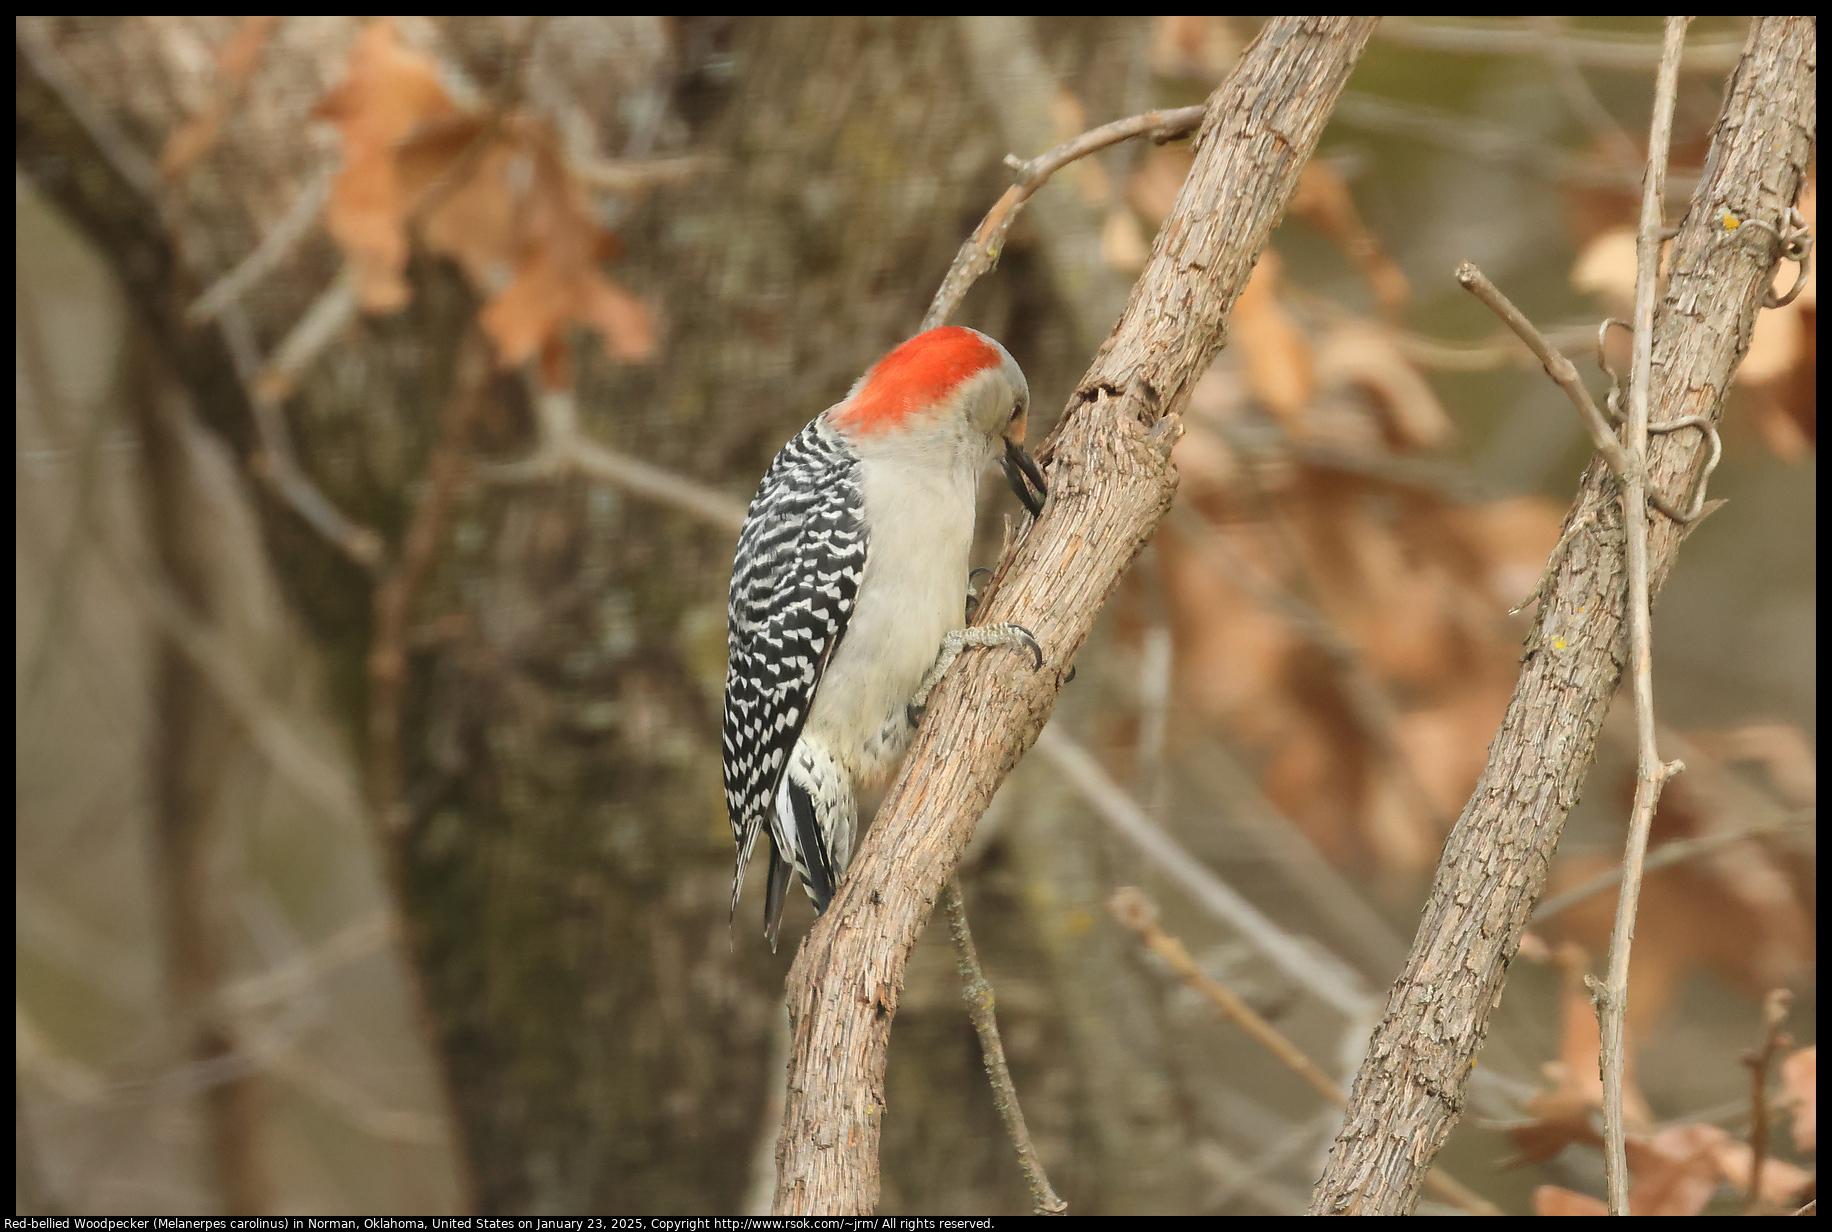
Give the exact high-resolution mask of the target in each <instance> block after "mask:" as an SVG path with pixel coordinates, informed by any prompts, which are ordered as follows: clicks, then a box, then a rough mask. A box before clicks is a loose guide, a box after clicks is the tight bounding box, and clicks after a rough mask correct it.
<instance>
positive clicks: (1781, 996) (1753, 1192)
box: [1743, 988, 1794, 1215]
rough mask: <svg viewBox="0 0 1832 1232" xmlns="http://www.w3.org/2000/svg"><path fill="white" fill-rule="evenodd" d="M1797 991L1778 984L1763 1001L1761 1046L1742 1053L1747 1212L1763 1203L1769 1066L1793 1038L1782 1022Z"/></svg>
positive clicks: (1745, 1210) (1749, 1213)
mask: <svg viewBox="0 0 1832 1232" xmlns="http://www.w3.org/2000/svg"><path fill="white" fill-rule="evenodd" d="M1793 1003H1794V994H1793V993H1791V992H1789V991H1788V990H1787V989H1785V988H1777V989H1775V990H1774V991H1772V992H1770V993H1769V994H1768V999H1767V1000H1766V1001H1764V1002H1763V1003H1762V1025H1763V1028H1764V1030H1763V1032H1762V1047H1761V1048H1759V1049H1757V1050H1756V1051H1755V1052H1752V1053H1746V1054H1744V1056H1743V1064H1744V1065H1747V1066H1748V1067H1749V1198H1748V1200H1747V1201H1746V1202H1745V1203H1744V1204H1743V1213H1744V1214H1745V1215H1754V1214H1756V1208H1757V1207H1759V1206H1760V1205H1761V1204H1762V1167H1763V1165H1764V1164H1766V1163H1767V1162H1768V1068H1769V1066H1771V1065H1773V1064H1774V1063H1775V1057H1776V1056H1777V1055H1778V1054H1780V1053H1781V1052H1782V1051H1783V1050H1784V1049H1787V1048H1792V1047H1793V1046H1794V1041H1793V1038H1792V1037H1791V1036H1789V1035H1788V1033H1787V1032H1785V1031H1783V1030H1782V1029H1781V1024H1782V1023H1784V1022H1786V1021H1787V1012H1788V1009H1789V1008H1790V1007H1791V1006H1792V1005H1793Z"/></svg>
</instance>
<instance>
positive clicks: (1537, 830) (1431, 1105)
mask: <svg viewBox="0 0 1832 1232" xmlns="http://www.w3.org/2000/svg"><path fill="white" fill-rule="evenodd" d="M1814 40H1815V23H1814V21H1813V19H1812V18H1810V17H1758V18H1755V19H1753V20H1752V21H1751V23H1750V29H1749V37H1748V41H1747V42H1746V44H1745V46H1744V53H1743V59H1742V62H1741V63H1740V64H1739V66H1738V68H1737V70H1736V73H1735V74H1734V75H1733V77H1732V78H1731V81H1730V89H1729V92H1728V94H1727V95H1726V97H1725V101H1724V107H1723V111H1722V112H1721V113H1720V115H1719V118H1718V122H1717V126H1716V129H1715V131H1714V133H1713V137H1712V144H1711V152H1710V154H1709V156H1708V157H1707V159H1706V162H1705V168H1704V172H1703V174H1702V175H1701V176H1700V177H1699V183H1698V187H1697V189H1696V190H1695V191H1694V194H1693V197H1692V201H1691V204H1690V207H1689V209H1688V212H1687V214H1686V217H1685V220H1684V222H1683V223H1682V224H1681V226H1680V229H1679V233H1678V235H1677V236H1676V237H1675V238H1674V240H1673V248H1672V252H1671V256H1670V258H1669V266H1668V268H1669V269H1670V271H1671V274H1670V278H1669V282H1668V286H1667V289H1666V292H1665V295H1664V296H1663V297H1662V301H1661V304H1660V307H1659V311H1658V313H1657V315H1656V317H1655V321H1654V347H1653V362H1652V373H1653V379H1652V382H1651V385H1650V386H1649V403H1650V406H1651V407H1654V408H1658V409H1659V412H1660V413H1659V415H1658V418H1659V419H1660V421H1661V422H1663V423H1669V422H1672V421H1674V420H1676V419H1679V418H1682V417H1687V416H1692V415H1703V416H1704V417H1705V418H1706V420H1707V421H1708V422H1712V423H1715V422H1716V420H1717V418H1718V417H1719V415H1720V414H1721V413H1722V411H1723V407H1724V399H1725V397H1726V395H1727V394H1728V392H1729V388H1730V380H1731V375H1732V373H1734V372H1735V370H1736V367H1737V364H1738V363H1739V362H1740V361H1741V360H1742V358H1743V355H1744V352H1745V351H1746V350H1747V349H1748V346H1749V336H1750V331H1751V330H1752V329H1753V328H1754V325H1755V318H1756V313H1757V311H1758V310H1759V309H1760V308H1761V306H1762V303H1763V296H1764V295H1765V294H1766V292H1767V291H1768V288H1769V285H1770V280H1771V279H1772V278H1773V276H1774V270H1775V264H1776V262H1777V260H1778V259H1779V256H1780V245H1779V243H1778V242H1777V241H1776V239H1775V237H1774V235H1773V234H1766V233H1765V232H1764V230H1757V231H1756V232H1755V234H1753V235H1752V236H1751V237H1750V238H1749V239H1747V240H1745V239H1743V238H1741V236H1742V232H1743V230H1747V228H1741V229H1737V230H1729V231H1727V230H1726V229H1725V227H1724V225H1723V222H1722V220H1723V219H1724V217H1725V214H1726V211H1728V212H1729V214H1730V215H1731V216H1732V217H1734V218H1736V219H1739V220H1742V219H1757V220H1762V221H1764V222H1767V221H1768V220H1779V219H1781V218H1782V215H1783V212H1784V211H1785V210H1786V209H1787V208H1788V207H1789V206H1790V205H1791V204H1793V201H1794V199H1795V197H1796V196H1797V195H1798V193H1799V191H1800V187H1801V184H1802V183H1803V181H1804V179H1805V175H1806V167H1807V163H1808V161H1809V160H1810V159H1811V157H1812V151H1813V137H1814V131H1815V116H1814V106H1815V88H1814V62H1815V52H1814V46H1815V42H1814ZM1758 237H1760V238H1758ZM1708 451H1709V447H1708V445H1707V444H1706V442H1705V441H1704V440H1703V439H1701V436H1700V434H1695V433H1676V434H1669V435H1662V436H1659V437H1658V438H1656V440H1655V441H1654V442H1652V443H1651V444H1650V447H1649V450H1648V466H1647V482H1648V484H1649V486H1650V487H1653V488H1656V489H1658V490H1660V491H1665V492H1672V493H1676V494H1679V495H1680V496H1681V497H1684V496H1685V495H1686V494H1687V493H1688V492H1689V489H1690V486H1691V483H1692V479H1693V474H1694V471H1695V470H1696V469H1697V468H1698V467H1699V465H1700V464H1701V463H1702V462H1703V461H1704V459H1705V457H1706V455H1707V453H1708ZM1586 520H1588V522H1589V529H1588V530H1587V531H1586V532H1584V533H1578V534H1574V535H1573V536H1572V542H1571V546H1570V548H1569V550H1568V551H1566V552H1565V554H1564V556H1563V557H1562V559H1561V561H1560V563H1559V565H1558V568H1557V570H1556V572H1555V574H1554V576H1553V578H1552V580H1551V583H1550V585H1549V586H1548V587H1547V592H1546V595H1545V597H1544V598H1543V599H1542V601H1541V607H1540V614H1539V617H1538V620H1537V621H1536V623H1535V626H1534V631H1533V635H1532V637H1531V638H1530V640H1529V642H1528V649H1527V653H1526V655H1525V661H1524V664H1523V666H1522V669H1521V675H1520V680H1519V682H1518V683H1517V684H1516V686H1515V689H1514V696H1513V698H1512V700H1511V701H1510V702H1509V703H1508V710H1507V714H1506V716H1505V717H1504V719H1503V720H1502V725H1501V730H1500V732H1499V733H1498V734H1497V735H1496V737H1495V740H1494V743H1493V744H1491V745H1490V746H1489V759H1488V765H1487V766H1486V767H1485V768H1484V770H1483V773H1482V778H1481V780H1480V781H1479V782H1478V783H1477V785H1476V789H1475V791H1474V792H1473V793H1472V795H1471V796H1470V800H1469V803H1468V804H1467V805H1465V806H1464V810H1463V815H1462V817H1461V818H1460V819H1459V820H1458V822H1457V825H1456V828H1455V829H1453V830H1452V831H1451V834H1450V837H1449V839H1448V840H1446V842H1445V845H1444V855H1443V858H1442V860H1441V861H1440V863H1439V865H1438V871H1437V876H1436V878H1435V880H1434V882H1433V885H1432V891H1431V896H1430V899H1429V900H1428V902H1427V904H1426V906H1425V910H1424V913H1423V916H1422V918H1421V920H1420V923H1419V930H1418V934H1417V936H1416V937H1415V939H1414V941H1413V946H1412V952H1411V954H1410V955H1409V956H1408V958H1407V960H1406V966H1405V968H1404V970H1403V971H1402V973H1401V975H1400V978H1399V980H1398V981H1397V982H1396V983H1395V984H1394V986H1393V989H1392V991H1391V993H1390V994H1389V996H1388V1000H1387V1008H1386V1013H1385V1016H1384V1017H1383V1019H1382V1022H1381V1025H1380V1026H1379V1027H1378V1028H1376V1030H1375V1032H1374V1036H1373V1039H1372V1040H1371V1041H1370V1042H1369V1045H1368V1050H1367V1054H1366V1056H1365V1058H1364V1060H1363V1062H1362V1067H1361V1072H1360V1074H1359V1075H1358V1076H1357V1078H1356V1081H1355V1088H1354V1093H1353V1095H1352V1096H1351V1098H1350V1102H1349V1109H1348V1112H1347V1114H1346V1116H1345V1120H1344V1123H1343V1126H1342V1130H1341V1132H1340V1134H1339V1135H1338V1137H1337V1139H1336V1144H1335V1147H1334V1148H1333V1150H1332V1152H1331V1155H1330V1161H1329V1165H1328V1167H1327V1168H1326V1169H1325V1171H1324V1174H1323V1177H1322V1179H1321V1180H1320V1181H1319V1182H1318V1183H1317V1188H1316V1191H1315V1193H1314V1195H1313V1197H1312V1204H1311V1213H1312V1214H1366V1215H1394V1214H1406V1213H1409V1212H1410V1211H1411V1210H1412V1209H1413V1208H1414V1207H1415V1206H1416V1205H1417V1202H1418V1197H1419V1189H1420V1186H1421V1184H1422V1182H1423V1179H1424V1176H1425V1173H1426V1171H1427V1170H1428V1169H1429V1168H1430V1166H1431V1162H1432V1160H1433V1159H1434V1158H1435V1157H1436V1156H1437V1153H1438V1151H1439V1149H1440V1148H1442V1146H1443V1145H1444V1141H1445V1139H1446V1138H1447V1137H1449V1135H1450V1131H1451V1128H1452V1127H1453V1126H1454V1125H1455V1124H1456V1122H1457V1119H1458V1117H1459V1116H1460V1115H1461V1113H1462V1110H1463V1102H1464V1094H1463V1092H1464V1084H1465V1082H1466V1081H1467V1079H1468V1076H1469V1073H1470V1071H1471V1069H1472V1068H1474V1066H1475V1062H1476V1054H1477V1052H1478V1051H1479V1050H1480V1048H1481V1045H1482V1039H1483V1036H1484V1034H1485V1032H1486V1030H1487V1025H1488V1018H1489V1015H1490V1013H1492V1012H1493V1010H1494V1007H1495V1005H1496V1004H1497V1003H1498V1002H1499V1001H1500V998H1501V992H1502V988H1503V985H1504V983H1505V980H1506V976H1507V968H1508V963H1509V961H1510V960H1511V959H1512V958H1513V956H1514V952H1515V950H1516V949H1518V948H1519V945H1520V936H1521V933H1522V931H1523V930H1524V929H1525V927H1526V923H1527V920H1528V918H1529V917H1530V915H1531V914H1532V910H1533V905H1534V903H1535V902H1536V901H1537V900H1538V898H1539V896H1540V893H1541V892H1542V891H1543V890H1544V888H1545V881H1546V872H1547V869H1548V868H1549V867H1550V866H1551V863H1552V855H1553V852H1554V850H1555V848H1556V847H1557V845H1558V838H1559V833H1560V831H1561V830H1562V828H1563V827H1564V823H1565V817H1566V814H1567V813H1569V812H1570V810H1571V806H1572V805H1573V804H1574V803H1575V802H1576V800H1577V796H1578V790H1579V788H1580V787H1581V786H1582V785H1583V781H1584V776H1585V774H1586V773H1587V772H1588V771H1589V769H1590V764H1591V762H1592V760H1593V758H1594V756H1595V750H1596V741H1597V735H1598V732H1599V731H1600V729H1601V728H1602V725H1603V717H1604V714H1605V713H1606V712H1607V710H1608V709H1609V702H1610V698H1611V697H1612V696H1613V695H1614V693H1615V691H1616V686H1617V684H1618V683H1619V682H1620V680H1621V678H1622V673H1623V670H1624V668H1625V666H1626V665H1627V661H1628V645H1627V619H1628V595H1627V586H1626V574H1627V565H1626V564H1625V561H1624V547H1623V535H1622V532H1621V528H1620V521H1621V519H1620V517H1619V515H1618V512H1617V494H1616V481H1615V480H1614V478H1612V477H1611V476H1610V474H1609V471H1608V468H1607V467H1606V466H1605V465H1604V464H1603V463H1602V462H1601V461H1600V460H1598V461H1593V463H1592V464H1591V467H1590V469H1589V471H1588V472H1587V473H1586V475H1585V477H1584V483H1583V487H1582V489H1581V491H1580V492H1579V495H1578V499H1577V500H1576V502H1575V503H1574V504H1573V506H1572V509H1571V511H1570V513H1569V514H1567V516H1566V526H1567V528H1571V527H1576V526H1577V525H1578V524H1579V523H1581V522H1584V521H1586ZM1686 531H1687V528H1686V527H1685V526H1683V525H1679V524H1676V523H1674V522H1672V521H1671V520H1669V519H1666V518H1659V519H1655V520H1654V522H1653V524H1652V525H1651V526H1650V527H1649V528H1648V545H1647V552H1648V582H1649V593H1650V594H1657V593H1658V592H1659V589H1660V587H1661V585H1662V584H1664V582H1665V581H1666V577H1667V574H1668V573H1669V572H1670V571H1671V569H1672V567H1673V562H1674V559H1675V557H1676V556H1677V554H1678V551H1679V545H1680V542H1681V541H1682V540H1683V539H1684V537H1685V534H1686Z"/></svg>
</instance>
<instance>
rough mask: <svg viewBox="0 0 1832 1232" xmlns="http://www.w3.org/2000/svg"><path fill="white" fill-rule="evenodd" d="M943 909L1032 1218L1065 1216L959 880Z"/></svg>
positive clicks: (947, 886)
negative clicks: (1010, 1058) (1015, 1078)
mask: <svg viewBox="0 0 1832 1232" xmlns="http://www.w3.org/2000/svg"><path fill="white" fill-rule="evenodd" d="M941 905H942V910H944V911H946V912H947V913H948V935H949V936H951V937H953V938H954V949H955V952H956V953H957V954H958V955H959V956H960V972H961V996H962V998H964V999H965V1000H966V1002H967V1016H968V1017H969V1018H971V1019H972V1020H973V1029H974V1031H975V1032H977V1033H978V1034H979V1037H980V1055H981V1056H982V1057H984V1058H985V1061H986V1076H987V1078H988V1079H990V1080H991V1082H992V1103H993V1106H994V1107H995V1108H997V1109H998V1110H999V1119H1000V1120H1002V1121H1004V1122H1005V1132H1006V1134H1007V1135H1008V1136H1009V1137H1010V1138H1011V1144H1012V1146H1013V1147H1015V1148H1017V1152H1018V1165H1019V1167H1021V1168H1023V1169H1024V1180H1025V1183H1026V1184H1028V1185H1029V1186H1030V1191H1031V1214H1033V1215H1066V1214H1068V1213H1069V1204H1068V1203H1067V1202H1064V1201H1063V1200H1062V1199H1061V1198H1059V1197H1057V1196H1056V1191H1055V1190H1054V1189H1052V1188H1051V1187H1050V1178H1049V1176H1048V1175H1047V1174H1046V1173H1045V1172H1044V1171H1043V1161H1042V1160H1041V1159H1039V1158H1038V1157H1037V1148H1036V1147H1035V1146H1033V1145H1032V1144H1031V1138H1030V1130H1029V1129H1027V1128H1026V1127H1025V1125H1024V1109H1022V1108H1020V1107H1019V1106H1018V1090H1017V1088H1016V1087H1014V1086H1013V1085H1012V1081H1011V1070H1010V1068H1009V1067H1008V1066H1007V1065H1006V1064H1005V1045H1004V1044H1003V1043H1001V1042H1000V1040H999V1024H998V1020H997V1018H995V1017H994V1015H993V1011H992V985H991V984H990V983H988V982H987V980H986V973H985V971H983V970H982V969H981V968H980V955H979V951H978V950H976V949H975V948H974V945H973V930H972V929H970V928H969V927H968V926H967V905H966V903H965V902H964V901H963V900H962V898H961V882H960V878H959V877H950V878H948V880H947V881H945V882H943V883H942V889H941Z"/></svg>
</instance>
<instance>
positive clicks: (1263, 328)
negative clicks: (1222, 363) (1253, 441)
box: [1232, 249, 1317, 430]
mask: <svg viewBox="0 0 1832 1232" xmlns="http://www.w3.org/2000/svg"><path fill="white" fill-rule="evenodd" d="M1278 279H1279V259H1278V256H1277V254H1275V253H1274V252H1273V251H1272V250H1271V249H1267V250H1266V252H1265V254H1264V255H1263V256H1262V257H1261V258H1260V263H1259V265H1258V266H1257V267H1256V268H1255V269H1254V271H1253V274H1252V276H1251V277H1250V278H1248V279H1247V285H1246V287H1245V288H1244V289H1243V290H1242V291H1241V293H1240V298H1239V299H1238V300H1236V301H1235V303H1234V323H1233V330H1232V332H1233V335H1234V345H1235V346H1237V347H1238V348H1239V349H1240V352H1241V354H1242V356H1243V357H1244V358H1245V362H1246V365H1247V387H1248V388H1249V389H1251V390H1252V391H1253V395H1254V396H1255V397H1256V398H1258V399H1259V400H1260V401H1261V402H1263V403H1265V404H1266V406H1267V407H1268V408H1269V409H1270V410H1271V411H1272V412H1273V413H1274V414H1276V415H1277V416H1278V417H1279V418H1280V419H1281V420H1284V421H1285V423H1286V427H1287V430H1295V429H1296V428H1297V427H1298V418H1299V416H1300V414H1301V413H1302V412H1303V410H1304V407H1305V406H1306V404H1308V403H1309V402H1310V399H1311V396H1312V395H1313V394H1314V393H1315V392H1316V388H1317V378H1316V368H1315V364H1314V363H1313V361H1312V358H1311V350H1310V340H1309V339H1307V338H1306V337H1305V336H1304V331H1303V330H1302V329H1300V328H1298V323H1297V322H1296V321H1295V320H1294V319H1293V318H1292V316H1291V314H1290V313H1289V312H1287V311H1286V310H1285V307H1284V305H1282V304H1280V303H1279V300H1278Z"/></svg>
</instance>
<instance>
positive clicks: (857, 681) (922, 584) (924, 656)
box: [805, 441, 986, 787]
mask: <svg viewBox="0 0 1832 1232" xmlns="http://www.w3.org/2000/svg"><path fill="white" fill-rule="evenodd" d="M961 446H965V448H962V447H961ZM983 448H984V446H977V447H976V446H973V445H970V444H968V442H965V441H962V442H959V443H958V445H957V447H956V449H950V450H947V451H946V456H943V453H942V451H936V452H935V453H934V454H933V455H931V456H928V457H925V458H922V459H920V460H918V459H914V458H912V457H910V456H909V455H908V454H907V453H906V454H901V455H900V456H897V457H888V458H887V457H877V458H872V457H867V458H865V459H863V460H862V461H861V468H862V474H861V488H862V489H863V495H864V497H865V514H866V520H867V525H868V526H869V527H870V546H869V548H868V550H867V555H866V561H865V576H864V578H863V579H862V580H861V581H860V584H859V595H858V600H857V605H856V607H855V608H854V610H853V614H852V619H851V620H850V621H849V622H848V623H847V627H846V633H845V636H844V637H843V638H842V639H841V642H840V646H839V649H838V650H837V651H835V653H834V657H833V661H832V662H831V663H830V664H828V666H827V672H826V675H825V676H824V677H823V678H822V680H821V684H820V688H819V690H818V691H817V692H816V694H815V697H814V706H813V709H812V711H811V712H810V713H809V716H808V726H807V728H806V729H805V733H806V734H807V735H812V736H814V737H816V738H817V739H819V740H821V741H822V743H824V744H825V745H827V747H828V748H829V749H830V750H831V751H832V752H833V754H834V755H835V756H836V757H837V758H839V759H840V761H841V762H842V763H844V764H845V765H846V766H847V768H848V769H850V770H851V771H852V773H853V777H854V779H855V780H856V781H857V782H858V783H859V785H860V786H861V787H872V786H876V785H877V784H878V783H879V782H880V781H881V780H882V779H883V778H884V777H885V776H887V775H888V774H889V773H890V771H891V770H892V769H893V768H894V767H895V766H896V764H897V761H898V759H900V758H901V757H902V755H903V751H904V748H905V746H906V745H907V744H908V742H909V736H910V732H911V728H910V726H909V724H908V722H907V721H906V718H905V710H906V707H907V705H908V702H909V699H910V695H911V694H912V693H914V692H915V691H916V687H917V686H918V685H919V684H921V683H922V678H923V676H924V674H925V673H926V672H927V671H928V670H929V667H930V665H931V664H933V663H934V662H935V654H936V650H937V649H938V648H939V646H940V644H941V639H942V637H943V636H944V635H945V634H947V633H948V632H949V631H951V630H953V629H958V628H959V627H960V626H961V625H962V624H963V623H965V612H964V608H965V605H966V601H967V555H968V550H969V549H970V548H971V547H972V544H973V518H974V504H975V494H976V489H977V487H978V481H979V472H980V469H981V468H982V467H983V466H984V464H985V460H986V459H985V458H984V457H983V456H974V455H975V454H977V453H978V452H979V450H980V449H983Z"/></svg>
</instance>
